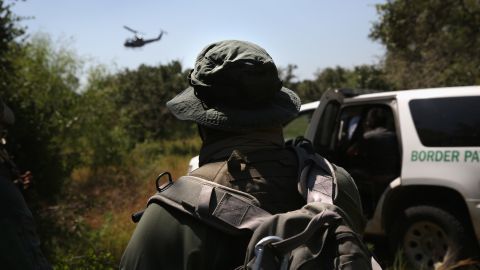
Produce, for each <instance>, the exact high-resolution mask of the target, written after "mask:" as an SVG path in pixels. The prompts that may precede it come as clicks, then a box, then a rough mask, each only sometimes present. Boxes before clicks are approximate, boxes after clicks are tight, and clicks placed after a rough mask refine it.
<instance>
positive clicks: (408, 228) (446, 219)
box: [389, 206, 469, 269]
mask: <svg viewBox="0 0 480 270" xmlns="http://www.w3.org/2000/svg"><path fill="white" fill-rule="evenodd" d="M389 239H390V243H391V246H392V247H393V248H394V249H393V250H394V251H396V250H399V249H400V250H402V251H403V255H404V256H405V259H406V260H407V263H409V264H410V265H411V266H412V267H413V268H416V269H434V267H435V266H436V265H438V264H442V263H445V264H450V263H451V262H455V261H457V260H458V259H460V256H465V251H466V250H467V249H468V246H467V242H468V241H469V238H468V236H467V232H466V230H465V228H464V227H463V225H462V224H461V223H460V221H459V220H458V219H457V218H456V217H454V216H453V215H451V214H450V213H448V212H446V211H444V210H442V209H440V208H436V207H432V206H415V207H411V208H408V209H406V210H405V212H404V213H403V216H400V217H399V218H398V219H397V220H396V221H395V223H394V224H393V225H392V228H391V230H390V232H389Z"/></svg>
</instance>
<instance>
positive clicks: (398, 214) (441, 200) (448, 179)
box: [305, 86, 480, 269]
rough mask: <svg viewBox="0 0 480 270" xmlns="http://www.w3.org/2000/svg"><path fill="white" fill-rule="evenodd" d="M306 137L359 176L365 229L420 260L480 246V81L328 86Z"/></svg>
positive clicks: (426, 262)
mask: <svg viewBox="0 0 480 270" xmlns="http://www.w3.org/2000/svg"><path fill="white" fill-rule="evenodd" d="M305 137H306V138H307V139H309V140H311V141H312V143H313V145H314V147H315V149H316V151H317V152H319V153H320V154H321V155H323V156H325V157H326V158H328V159H329V160H331V161H332V162H335V163H336V164H338V165H340V166H343V167H344V168H345V169H346V170H347V171H348V172H349V173H350V174H351V175H352V176H353V178H354V179H355V182H356V183H357V186H358V188H359V191H360V194H361V197H362V203H363V208H364V212H365V214H366V215H367V218H368V219H369V221H368V224H367V229H366V232H367V234H374V235H385V236H387V238H388V240H389V242H390V244H391V245H392V247H394V248H398V247H401V248H402V249H403V251H404V253H405V256H406V258H407V259H408V261H409V262H410V263H411V264H412V265H413V266H414V267H416V268H422V267H423V268H427V269H428V268H433V267H434V265H435V264H436V263H438V262H441V261H442V260H444V259H445V258H446V257H451V258H456V257H459V256H471V255H473V256H475V255H478V253H476V252H478V249H477V247H478V246H477V245H478V243H479V242H480V86H473V87H451V88H436V89H423V90H408V91H396V92H382V93H369V94H358V92H357V91H354V90H348V89H339V90H332V91H328V92H326V93H325V94H324V95H323V96H322V99H321V102H320V105H319V107H318V108H317V109H316V111H315V113H314V114H313V117H312V120H311V122H310V125H309V127H308V130H307V132H306V134H305ZM468 252H470V254H467V253H468Z"/></svg>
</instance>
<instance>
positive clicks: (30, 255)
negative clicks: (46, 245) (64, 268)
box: [0, 100, 51, 270]
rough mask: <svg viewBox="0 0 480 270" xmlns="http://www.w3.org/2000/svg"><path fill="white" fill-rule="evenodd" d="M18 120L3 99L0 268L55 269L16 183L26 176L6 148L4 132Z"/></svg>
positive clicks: (0, 120) (0, 108)
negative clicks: (51, 265) (43, 251)
mask: <svg viewBox="0 0 480 270" xmlns="http://www.w3.org/2000/svg"><path fill="white" fill-rule="evenodd" d="M14 121H15V117H14V115H13V112H12V111H11V110H10V108H9V107H8V106H7V105H6V104H5V103H3V101H2V100H0V131H1V133H2V142H1V144H0V268H1V269H11V270H15V269H22V270H30V269H32V270H33V269H36V270H37V269H38V270H45V269H51V267H50V265H49V264H48V262H47V260H46V259H45V257H44V255H43V253H42V251H41V250H40V241H39V239H38V236H37V234H36V232H35V221H34V220H33V215H32V213H31V212H30V210H29V209H28V206H27V204H26V202H25V200H24V199H23V196H22V194H21V193H20V190H19V187H17V186H16V185H15V184H14V181H18V182H19V183H20V184H22V183H23V181H21V179H20V178H21V177H22V176H20V174H19V172H18V170H17V168H16V166H15V164H14V163H13V161H12V160H11V158H10V156H9V155H8V153H7V151H6V150H5V148H4V143H5V140H4V133H5V132H6V128H7V126H9V125H13V123H14Z"/></svg>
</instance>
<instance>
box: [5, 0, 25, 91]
mask: <svg viewBox="0 0 480 270" xmlns="http://www.w3.org/2000/svg"><path fill="white" fill-rule="evenodd" d="M12 5H13V3H11V4H6V3H5V2H4V1H3V0H0V91H3V90H4V89H6V88H7V87H8V82H9V81H10V77H11V74H12V73H13V71H12V63H11V54H12V51H13V50H14V49H15V47H16V45H17V44H16V43H15V42H14V41H15V38H17V37H19V36H21V35H23V33H24V29H23V28H22V27H20V26H19V25H18V21H19V20H20V18H19V17H17V16H16V15H15V14H13V13H12V11H11V7H12Z"/></svg>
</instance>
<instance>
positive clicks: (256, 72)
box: [167, 40, 300, 130]
mask: <svg viewBox="0 0 480 270" xmlns="http://www.w3.org/2000/svg"><path fill="white" fill-rule="evenodd" d="M188 79H189V84H190V87H188V88H187V89H185V90H184V91H183V92H182V93H180V94H178V95H177V96H176V97H174V98H173V99H172V100H170V101H168V102H167V107H168V108H169V109H170V111H171V112H172V113H173V114H174V115H175V116H176V117H177V118H179V119H181V120H191V121H195V122H197V123H198V124H201V125H204V126H208V127H211V128H216V129H225V130H244V129H255V128H268V127H275V126H280V125H282V124H284V123H286V122H288V121H289V120H291V119H292V118H293V117H295V116H296V115H297V113H298V110H299V109H300V99H299V97H298V96H297V95H296V94H295V93H294V92H293V91H291V90H289V89H287V88H285V87H282V82H281V81H280V79H279V78H278V71H277V67H276V66H275V63H274V62H273V60H272V58H271V57H270V55H268V53H267V52H266V51H265V50H264V49H262V48H261V47H259V46H257V45H255V44H253V43H249V42H245V41H238V40H226V41H220V42H216V43H213V44H211V45H209V46H207V47H206V48H204V49H203V50H202V51H201V52H200V54H199V55H198V57H197V59H196V62H195V67H194V69H193V70H191V71H190V74H189V76H188Z"/></svg>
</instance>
